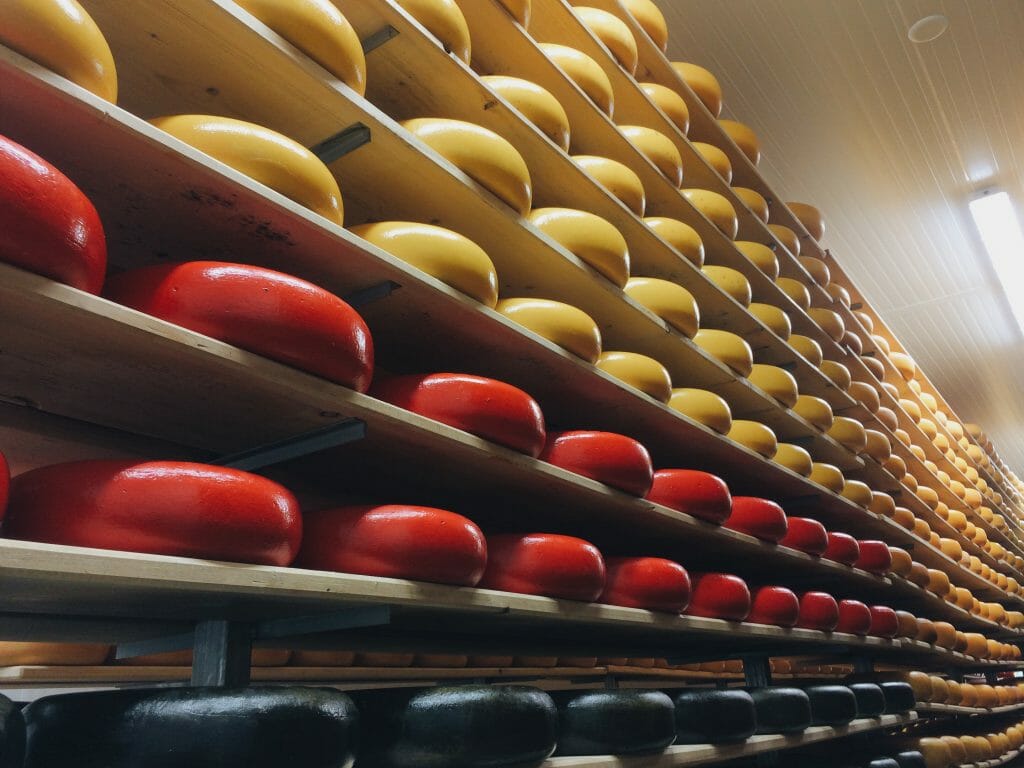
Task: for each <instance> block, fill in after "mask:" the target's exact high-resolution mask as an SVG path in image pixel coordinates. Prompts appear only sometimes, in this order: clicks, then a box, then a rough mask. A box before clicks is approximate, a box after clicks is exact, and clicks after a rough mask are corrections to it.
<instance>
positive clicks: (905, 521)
mask: <svg viewBox="0 0 1024 768" xmlns="http://www.w3.org/2000/svg"><path fill="white" fill-rule="evenodd" d="M892 519H893V521H895V522H896V524H897V525H899V526H900V527H901V528H906V529H907V530H908V531H912V530H914V524H915V523H916V522H917V518H916V517H914V513H913V512H911V511H910V510H909V509H907V508H906V507H896V509H895V510H893V513H892Z"/></svg>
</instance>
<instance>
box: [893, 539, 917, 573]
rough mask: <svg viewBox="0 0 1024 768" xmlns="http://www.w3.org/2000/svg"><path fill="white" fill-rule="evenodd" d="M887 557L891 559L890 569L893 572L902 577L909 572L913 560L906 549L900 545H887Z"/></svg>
mask: <svg viewBox="0 0 1024 768" xmlns="http://www.w3.org/2000/svg"><path fill="white" fill-rule="evenodd" d="M889 558H890V560H891V561H892V566H891V569H892V572H893V573H895V574H896V575H897V576H903V577H904V578H906V577H907V576H908V575H909V574H910V569H911V568H912V567H913V565H914V561H913V560H912V559H911V557H910V553H909V552H907V550H905V549H901V548H900V547H889Z"/></svg>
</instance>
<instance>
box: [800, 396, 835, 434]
mask: <svg viewBox="0 0 1024 768" xmlns="http://www.w3.org/2000/svg"><path fill="white" fill-rule="evenodd" d="M793 410H794V411H796V414H797V415H798V416H800V417H801V418H803V419H806V420H807V421H808V422H809V423H810V424H811V425H812V426H814V427H817V428H818V429H820V430H821V431H822V432H827V431H828V430H830V429H832V425H833V424H834V423H835V416H833V414H832V406H831V405H829V404H828V402H827V401H826V400H823V399H822V398H820V397H814V396H813V395H800V396H799V397H797V400H796V404H795V405H794V406H793Z"/></svg>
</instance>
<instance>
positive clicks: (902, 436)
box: [878, 406, 910, 445]
mask: <svg viewBox="0 0 1024 768" xmlns="http://www.w3.org/2000/svg"><path fill="white" fill-rule="evenodd" d="M883 410H885V411H889V413H892V411H890V410H889V409H888V408H885V407H884V406H883V407H882V408H879V409H878V412H879V413H881V412H882V411H883ZM893 418H896V415H895V414H893ZM879 421H882V419H881V418H880V419H879ZM886 426H888V423H886ZM892 434H893V436H894V437H895V438H896V439H897V440H899V441H900V442H901V443H903V444H904V445H910V435H908V434H907V432H906V430H904V429H898V428H897V429H894V430H893V431H892Z"/></svg>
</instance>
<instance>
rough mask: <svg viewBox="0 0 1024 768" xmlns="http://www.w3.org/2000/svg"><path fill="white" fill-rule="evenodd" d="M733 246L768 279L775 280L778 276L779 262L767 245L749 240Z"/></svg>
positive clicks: (737, 242)
mask: <svg viewBox="0 0 1024 768" xmlns="http://www.w3.org/2000/svg"><path fill="white" fill-rule="evenodd" d="M733 245H735V246H736V250H738V251H739V252H740V253H742V254H743V255H744V256H746V257H747V258H748V259H749V260H750V261H751V262H753V264H754V266H755V267H757V268H758V269H759V270H761V271H762V272H764V273H765V274H766V275H768V277H769V278H770V279H772V280H775V279H776V278H777V277H778V276H779V260H778V258H776V256H775V252H774V251H773V250H772V249H771V248H769V247H768V246H767V245H762V244H761V243H755V242H752V241H750V240H737V241H736V242H735V243H733Z"/></svg>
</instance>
